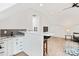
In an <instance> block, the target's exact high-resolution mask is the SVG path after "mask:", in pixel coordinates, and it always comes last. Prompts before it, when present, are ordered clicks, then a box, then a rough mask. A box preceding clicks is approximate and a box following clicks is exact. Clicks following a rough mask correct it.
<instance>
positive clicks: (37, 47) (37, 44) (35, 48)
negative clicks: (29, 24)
mask: <svg viewBox="0 0 79 59" xmlns="http://www.w3.org/2000/svg"><path fill="white" fill-rule="evenodd" d="M24 48H25V49H24V51H25V52H26V53H27V54H28V55H31V56H42V55H43V36H42V35H41V34H40V33H36V32H35V33H26V39H25V41H24Z"/></svg>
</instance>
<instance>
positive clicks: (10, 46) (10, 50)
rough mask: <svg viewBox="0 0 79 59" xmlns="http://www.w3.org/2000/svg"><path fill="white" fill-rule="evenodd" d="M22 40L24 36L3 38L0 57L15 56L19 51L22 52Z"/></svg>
mask: <svg viewBox="0 0 79 59" xmlns="http://www.w3.org/2000/svg"><path fill="white" fill-rule="evenodd" d="M24 39H25V36H16V37H9V38H7V37H5V38H3V39H2V41H3V42H4V43H3V44H2V46H3V47H4V48H2V50H0V51H1V52H4V53H1V54H0V55H2V56H12V55H15V54H17V53H19V52H20V51H23V50H24V45H23V44H24V42H23V41H24Z"/></svg>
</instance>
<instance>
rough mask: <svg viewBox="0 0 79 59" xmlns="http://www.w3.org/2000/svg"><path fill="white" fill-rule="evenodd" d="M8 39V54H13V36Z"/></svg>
mask: <svg viewBox="0 0 79 59" xmlns="http://www.w3.org/2000/svg"><path fill="white" fill-rule="evenodd" d="M7 40H8V49H7V50H8V55H9V56H11V55H13V39H12V38H7Z"/></svg>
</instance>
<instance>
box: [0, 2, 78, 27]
mask: <svg viewBox="0 0 79 59" xmlns="http://www.w3.org/2000/svg"><path fill="white" fill-rule="evenodd" d="M9 6H10V5H9ZM11 6H12V5H11ZM71 6H72V3H44V4H43V6H40V4H39V3H22V4H20V3H17V4H15V5H13V6H12V7H10V8H7V9H6V10H4V11H2V12H0V20H2V19H6V18H7V17H10V16H13V15H16V14H17V15H20V14H22V12H23V13H24V12H27V16H26V17H29V16H30V17H31V16H32V14H37V15H39V16H42V17H45V19H46V20H47V22H51V23H50V24H61V25H64V26H65V25H69V26H71V25H73V24H79V8H76V7H75V8H70V9H67V10H63V9H64V8H68V7H71Z"/></svg>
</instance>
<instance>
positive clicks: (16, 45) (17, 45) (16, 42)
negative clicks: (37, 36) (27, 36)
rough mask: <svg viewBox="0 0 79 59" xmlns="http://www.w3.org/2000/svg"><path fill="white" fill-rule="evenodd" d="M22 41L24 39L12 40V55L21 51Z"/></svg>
mask: <svg viewBox="0 0 79 59" xmlns="http://www.w3.org/2000/svg"><path fill="white" fill-rule="evenodd" d="M23 40H24V37H16V38H14V52H13V54H17V53H19V52H20V51H23Z"/></svg>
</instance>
